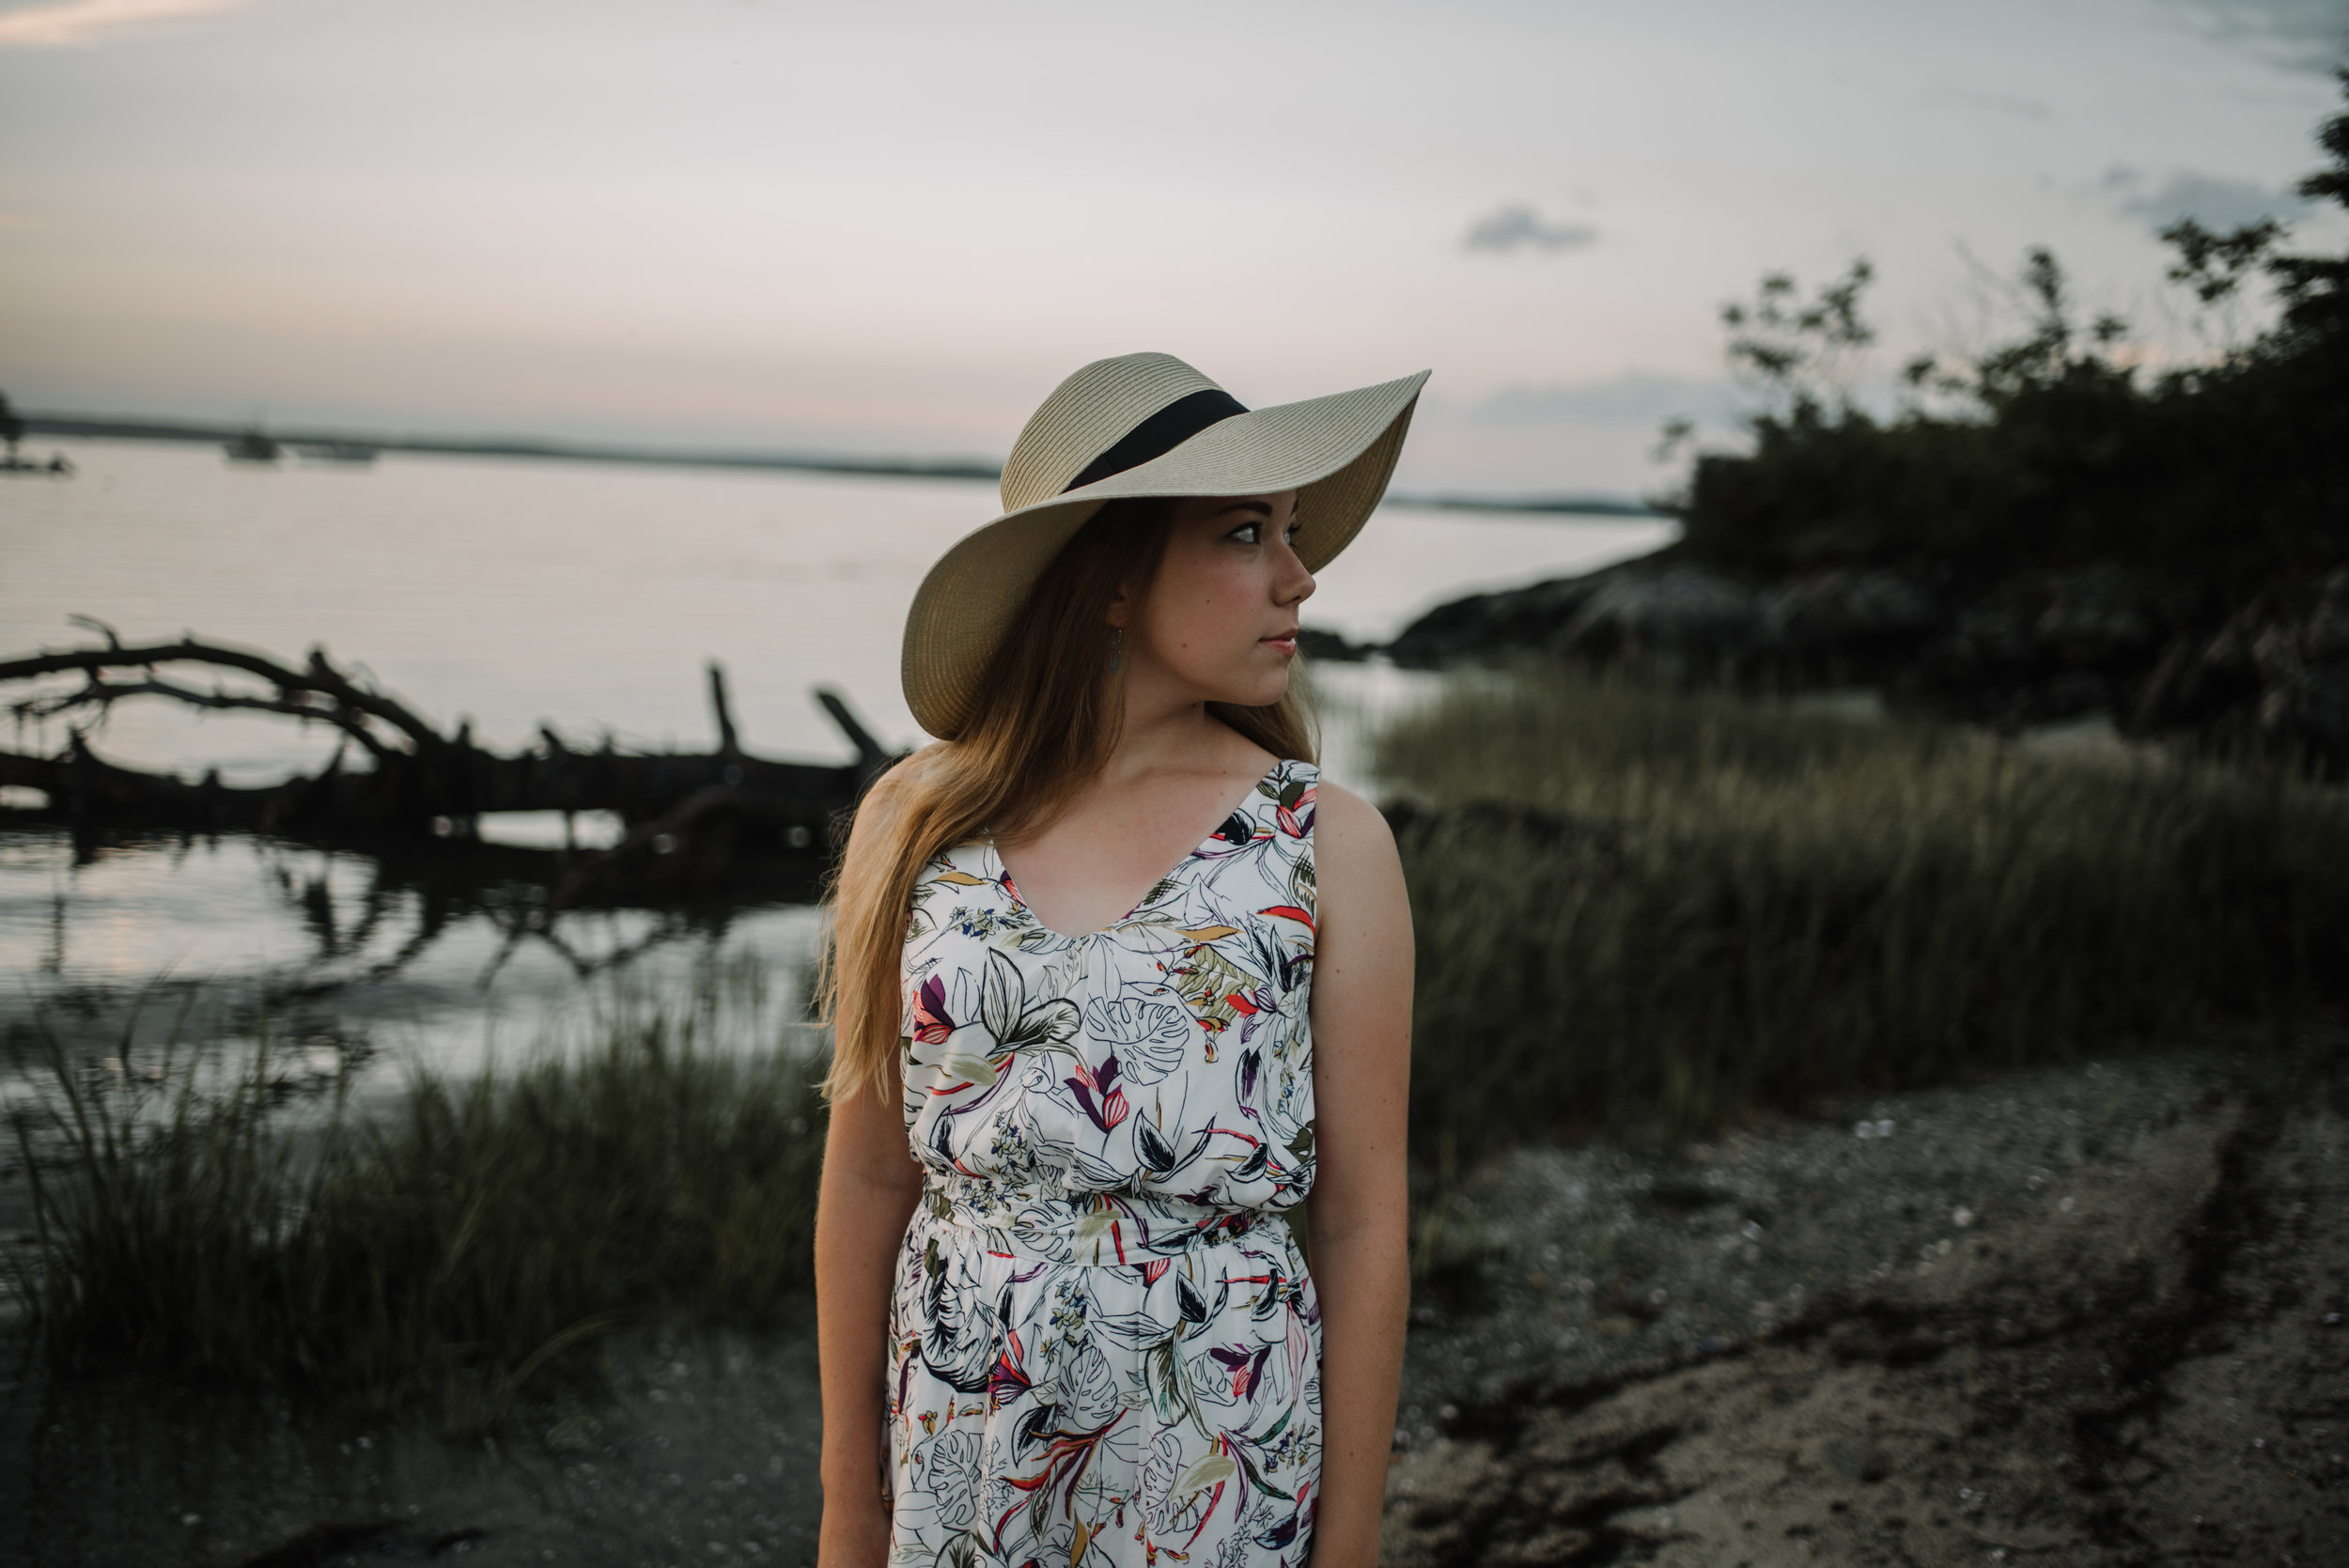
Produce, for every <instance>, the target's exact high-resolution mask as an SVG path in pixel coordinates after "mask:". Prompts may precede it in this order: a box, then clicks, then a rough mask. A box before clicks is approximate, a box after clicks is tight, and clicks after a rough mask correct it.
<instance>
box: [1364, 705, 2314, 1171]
mask: <svg viewBox="0 0 2349 1568" xmlns="http://www.w3.org/2000/svg"><path fill="white" fill-rule="evenodd" d="M1373 754H1374V758H1375V766H1376V768H1377V772H1378V773H1379V774H1380V776H1381V777H1382V778H1384V779H1385V780H1387V781H1389V783H1390V784H1391V785H1392V787H1393V788H1394V789H1395V790H1397V791H1398V792H1399V793H1400V794H1401V795H1402V796H1403V797H1404V798H1406V799H1407V800H1411V801H1414V802H1417V803H1419V804H1420V805H1421V807H1422V808H1423V809H1422V810H1421V811H1419V812H1418V813H1416V814H1415V815H1405V817H1404V819H1403V824H1402V827H1401V831H1400V832H1399V834H1398V836H1399V839H1400V841H1401V844H1402V846H1403V852H1404V859H1405V868H1406V872H1407V875H1408V878H1409V882H1410V886H1411V898H1412V907H1413V912H1414V917H1415V919H1416V921H1417V924H1418V933H1419V974H1420V981H1419V991H1418V998H1417V1009H1416V1017H1415V1020H1414V1022H1415V1033H1416V1038H1417V1039H1418V1040H1419V1041H1421V1042H1422V1045H1421V1047H1420V1048H1419V1050H1418V1052H1417V1053H1416V1063H1415V1068H1414V1071H1415V1079H1414V1082H1413V1085H1412V1118H1413V1141H1414V1145H1415V1149H1416V1151H1417V1152H1418V1153H1419V1154H1420V1155H1421V1156H1422V1157H1423V1163H1424V1161H1425V1159H1427V1158H1429V1157H1433V1155H1434V1153H1435V1152H1436V1150H1437V1148H1438V1146H1439V1140H1441V1139H1443V1138H1445V1137H1447V1136H1449V1137H1451V1138H1453V1139H1455V1140H1458V1141H1461V1142H1462V1143H1463V1144H1465V1145H1466V1146H1471V1147H1472V1146H1478V1145H1481V1144H1485V1143H1489V1142H1491V1141H1496V1140H1500V1139H1523V1138H1527V1137H1545V1136H1549V1135H1553V1134H1555V1133H1557V1132H1559V1131H1561V1130H1563V1129H1568V1128H1572V1127H1575V1126H1593V1125H1608V1126H1615V1127H1617V1128H1625V1127H1628V1126H1651V1127H1654V1126H1660V1127H1661V1129H1662V1130H1665V1131H1667V1132H1670V1133H1688V1132H1694V1131H1697V1130H1700V1129H1702V1128H1703V1127H1705V1126H1708V1125H1710V1124H1711V1123H1713V1122H1715V1121H1716V1120H1717V1119H1718V1118H1719V1116H1720V1115H1722V1114H1723V1113H1724V1112H1726V1111H1729V1110H1735V1109H1736V1108H1740V1107H1746V1106H1752V1105H1757V1104H1766V1103H1773V1102H1775V1103H1781V1104H1785V1103H1796V1102H1799V1101H1800V1100H1801V1099H1803V1098H1804V1097H1805V1096H1807V1095H1809V1094H1812V1093H1813V1092H1815V1091H1820V1090H1827V1089H1834V1088H1843V1087H1846V1086H1853V1085H1859V1086H1882V1087H1887V1088H1890V1087H1894V1086H1901V1085H1913V1084H1919V1083H1923V1082H1927V1081H1932V1080H1935V1079H1947V1078H1951V1077H1953V1076H1956V1075H1960V1074H1963V1073H1966V1072H1968V1071H1972V1070H1976V1069H1981V1068H1987V1067H1998V1066H2009V1065H2015V1064H2019V1063H2027V1062H2040V1061H2047V1060H2061V1059H2067V1058H2070V1057H2072V1056H2075V1055H2077V1054H2079V1053H2083V1052H2101V1051H2108V1050H2111V1049H2113V1048H2117V1047H2120V1046H2123V1045H2125V1044H2127V1043H2128V1042H2131V1041H2137V1040H2145V1039H2150V1038H2155V1037H2165V1036H2175V1035H2177V1034H2179V1033H2181V1032H2186V1031H2190V1030H2193V1029H2197V1028H2200V1027H2203V1026H2206V1025H2208V1024H2210V1023H2213V1022H2215V1021H2217V1020H2221V1019H2252V1020H2259V1021H2262V1022H2265V1023H2269V1024H2280V1023H2281V1022H2283V1021H2284V1020H2287V1019H2289V1018H2290V1017H2294V1016H2295V1015H2296V1014H2300V1013H2303V1012H2305V1011H2306V1010H2307V1009H2309V1008H2310V1007H2312V1006H2316V1005H2319V1004H2322V1003H2325V1002H2326V1001H2332V1000H2335V999H2336V997H2337V994H2338V988H2339V981H2338V979H2337V978H2336V977H2337V976H2338V975H2340V974H2341V973H2349V964H2344V963H2343V962H2342V959H2343V958H2344V956H2349V955H2345V954H2344V938H2349V801H2345V800H2344V799H2343V797H2342V796H2341V792H2339V791H2338V790H2333V789H2327V788H2324V787H2321V786H2317V785H2313V784H2308V783H2305V782H2302V781H2300V780H2298V779H2295V778H2294V777H2291V776H2288V775H2286V774H2283V773H2280V772H2277V771H2272V770H2270V771H2264V772H2260V771H2250V770H2237V769H2232V768H2223V767H2217V766H2212V765H2207V764H2205V765H2187V764H2184V763H2179V762H2176V761H2173V760H2170V759H2168V758H2166V757H2160V756H2156V755H2153V754H2145V755H2141V756H2128V755H2123V756H2115V757H2108V758H2098V759H2096V760H2093V761H2091V760H2086V759H2081V758H2060V757H2057V756H2055V755H2053V754H2050V753H2045V752H2034V751H2031V750H2028V749H2025V748H2022V747H2018V746H2017V745H2016V744H2015V743H2012V742H2001V741H2000V740H1999V739H1997V738H1995V737H1986V736H1983V735H1980V734H1977V733H1974V732H1970V731H1965V730H1960V729H1957V728H1954V727H1951V726H1946V725H1941V724H1937V723H1931V722H1920V721H1908V720H1889V721H1887V720H1869V719H1861V718H1852V717H1842V716H1837V715H1835V714H1832V713H1829V712H1825V711H1820V710H1818V709H1816V708H1806V707H1803V706H1797V705H1792V704H1788V703H1785V702H1778V701H1756V700H1754V699H1751V698H1745V697H1737V696H1734V695H1730V694H1727V693H1718V692H1713V693H1707V692H1688V691H1673V690H1665V689H1660V688H1657V687H1654V686H1648V685H1643V684H1640V683H1638V682H1635V681H1633V680H1630V679H1627V678H1626V677H1622V676H1619V675H1592V674H1588V673H1583V672H1578V671H1575V670H1571V669H1564V668H1543V669H1535V670H1525V671H1520V672H1517V673H1516V674H1514V675H1505V676H1501V677H1492V676H1486V677H1481V678H1470V679H1466V680H1462V681H1460V682H1457V683H1455V685H1454V686H1453V688H1452V689H1451V690H1450V691H1449V693H1448V694H1447V695H1446V696H1445V697H1444V698H1443V699H1442V700H1440V701H1439V702H1438V703H1437V704H1436V705H1434V706H1431V707H1429V708H1427V709H1425V710H1423V711H1421V712H1419V713H1416V714H1414V715H1412V716H1410V717H1408V718H1407V719H1405V720H1403V721H1401V722H1398V723H1396V724H1394V725H1392V726H1391V727H1390V728H1389V729H1388V730H1387V731H1385V732H1384V733H1383V734H1382V735H1381V736H1380V737H1378V738H1377V742H1376V745H1375V748H1374V753H1373Z"/></svg>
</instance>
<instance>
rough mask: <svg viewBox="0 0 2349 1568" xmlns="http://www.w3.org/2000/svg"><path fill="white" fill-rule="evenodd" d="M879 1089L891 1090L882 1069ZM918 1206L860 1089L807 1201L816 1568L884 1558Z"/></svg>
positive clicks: (918, 1184) (914, 1184) (834, 1129)
mask: <svg viewBox="0 0 2349 1568" xmlns="http://www.w3.org/2000/svg"><path fill="white" fill-rule="evenodd" d="M888 785H889V781H888V780H886V779H884V780H882V781H881V782H879V783H878V784H875V785H874V786H873V789H872V790H871V792H870V793H869V794H868V795H867V796H866V798H865V801H864V805H863V808H862V809H861V810H860V811H859V813H858V815H857V826H856V828H855V829H853V830H852V831H850V833H849V836H848V849H847V851H846V853H847V854H848V855H850V856H854V855H856V854H857V853H858V851H859V849H860V847H862V848H863V849H865V850H866V851H867V852H869V850H870V846H871V839H872V834H871V831H870V829H871V828H872V826H874V823H875V817H874V815H873V814H876V813H880V812H886V811H887V810H889V809H890V796H891V792H890V790H889V787H888ZM860 840H862V841H863V843H862V845H861V844H860ZM891 1081H892V1082H893V1084H894V1083H895V1082H897V1081H899V1080H898V1079H897V1077H896V1074H895V1073H894V1070H893V1072H892V1074H891ZM921 1195H922V1167H921V1165H920V1164H919V1163H918V1162H917V1161H916V1160H915V1159H914V1158H913V1156H912V1154H911V1153H910V1151H909V1150H908V1149H907V1147H906V1126H905V1120H904V1115H903V1112H902V1110H901V1109H900V1107H899V1103H898V1099H897V1096H896V1094H894V1093H892V1094H890V1095H889V1096H888V1097H887V1100H886V1102H885V1103H884V1101H883V1099H882V1098H881V1097H880V1096H879V1095H876V1094H873V1093H872V1092H871V1091H870V1090H869V1089H867V1090H860V1091H859V1092H858V1093H857V1094H853V1095H851V1096H849V1097H848V1098H847V1099H844V1100H841V1101H838V1102H836V1103H835V1104H834V1105H833V1106H832V1120H831V1126H830V1127H829V1128H828V1129H827V1131H826V1133H825V1137H824V1173H823V1180H822V1184H821V1185H820V1186H819V1187H818V1188H817V1197H816V1348H817V1365H818V1370H819V1374H820V1376H821V1380H822V1384H823V1399H824V1437H823V1453H822V1458H821V1460H820V1462H819V1466H820V1474H821V1478H822V1482H823V1488H824V1517H823V1527H822V1530H821V1532H820V1534H819V1535H818V1537H817V1553H816V1556H817V1563H818V1564H819V1565H820V1568H879V1564H880V1563H882V1562H883V1561H884V1560H886V1559H887V1556H888V1550H889V1516H888V1514H887V1511H886V1510H885V1509H884V1508H883V1507H882V1504H881V1498H880V1468H879V1467H880V1463H881V1412H882V1410H883V1408H884V1405H885V1404H886V1401H887V1379H888V1355H887V1348H886V1343H885V1342H886V1340H887V1338H888V1324H889V1296H890V1287H891V1284H892V1282H893V1281H892V1274H893V1271H894V1266H895V1264H896V1258H897V1250H898V1248H899V1246H900V1245H901V1244H902V1243H903V1241H904V1239H905V1232H906V1221H907V1220H908V1219H910V1218H911V1217H912V1214H913V1205H914V1204H915V1203H917V1202H918V1201H919V1200H920V1198H921Z"/></svg>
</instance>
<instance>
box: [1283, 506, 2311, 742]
mask: <svg viewBox="0 0 2349 1568" xmlns="http://www.w3.org/2000/svg"><path fill="white" fill-rule="evenodd" d="M1955 581H1956V579H1955V578H1954V574H1953V573H1942V574H1937V573H1935V572H1931V571H1921V570H1896V569H1893V568H1890V567H1835V568H1832V569H1828V570H1824V571H1816V572H1810V573H1806V574H1804V575H1802V576H1799V577H1794V578H1789V579H1786V580H1783V581H1781V582H1773V583H1765V584H1761V585H1758V586H1757V585H1749V584H1746V583H1743V582H1738V581H1736V580H1735V579H1732V578H1729V577H1726V576H1724V575H1722V574H1720V573H1718V572H1715V571H1713V570H1711V569H1709V568H1707V567H1703V566H1702V565H1700V564H1698V563H1697V562H1695V561H1692V560H1690V559H1688V557H1687V555H1686V554H1685V552H1684V551H1682V550H1681V548H1680V547H1678V546H1673V547H1671V548H1668V549H1666V550H1663V551H1657V553H1656V554H1654V555H1650V556H1646V557H1643V558H1641V559H1639V560H1635V561H1626V562H1621V563H1618V564H1617V565H1615V566H1612V567H1607V568H1605V569H1604V570H1602V571H1596V572H1592V573H1589V574H1588V575H1586V576H1582V577H1576V578H1562V579H1559V580H1557V581H1555V582H1539V583H1535V584H1533V585H1532V586H1531V587H1526V588H1517V589H1512V590H1510V591H1508V592H1505V593H1499V594H1480V595H1475V596H1471V597H1470V598H1462V599H1455V600H1454V601H1452V602H1451V603H1449V604H1445V605H1441V606H1439V607H1438V608H1437V609H1435V610H1432V611H1430V612H1428V613H1426V614H1425V615H1423V616H1422V617H1421V618H1420V619H1419V620H1418V621H1416V622H1414V623H1413V624H1412V625H1411V626H1409V627H1408V628H1407V629H1405V630H1404V631H1403V632H1402V634H1401V635H1399V636H1398V637H1396V638H1395V640H1394V642H1393V643H1392V644H1390V645H1389V647H1388V648H1387V650H1386V651H1387V653H1388V655H1389V656H1390V657H1391V658H1392V659H1393V660H1394V661H1395V662H1397V663H1399V664H1407V665H1413V666H1418V667H1423V668H1424V667H1434V666H1441V665H1446V664H1451V663H1455V662H1462V661H1468V660H1491V659H1506V658H1510V657H1518V656H1524V655H1528V654H1533V655H1549V656H1563V657H1567V658H1573V659H1578V660H1584V661H1587V662H1591V663H1621V664H1626V665H1629V666H1632V667H1634V668H1638V669H1641V670H1645V671H1648V672H1652V673H1655V674H1658V675H1666V676H1671V677H1675V678H1678V677H1688V676H1696V677H1708V678H1718V679H1731V680H1753V679H1757V678H1759V679H1762V680H1766V681H1770V682H1774V683H1776V684H1778V685H1781V686H1791V687H1802V686H1816V685H1821V684H1850V683H1859V684H1862V685H1870V686H1876V687H1881V688H1885V689H1888V690H1889V691H1893V692H1896V693H1898V694H1899V695H1901V696H1903V697H1905V698H1906V699H1908V700H1910V701H1914V702H1920V703H1922V704H1924V705H1925V706H1930V707H1933V708H1936V709H1937V710H1939V711H1941V712H1943V713H1945V714H1948V715H1950V716H1952V717H1954V718H1958V719H1962V720H1966V721H1968V722H1976V723H1982V724H1988V725H1992V726H1995V727H1997V728H1999V729H2001V730H2006V731H2010V732H2011V731H2016V730H2021V729H2026V728H2030V727H2033V726H2037V725H2044V724H2054V723H2063V722H2070V721H2074V720H2078V719H2084V718H2093V717H2095V716H2097V715H2101V714H2109V715H2110V716H2111V717H2112V720H2113V722H2114V725H2115V727H2116V728H2118V729H2120V730H2121V731H2122V732H2123V733H2124V734H2126V735H2130V736H2138V737H2143V736H2154V735H2161V734H2167V733H2174V732H2192V733H2194V734H2195V735H2197V736H2198V737H2200V738H2201V740H2202V741H2203V742H2205V743H2208V744H2214V745H2217V746H2218V747H2221V748H2232V747H2237V746H2251V747H2255V748H2262V749H2280V750H2289V751H2296V752H2299V753H2305V754H2307V755H2310V756H2312V757H2316V758H2319V759H2324V760H2326V762H2327V763H2328V764H2330V765H2333V766H2343V767H2349V567H2342V568H2340V569H2337V570H2334V571H2332V572H2330V573H2327V574H2326V575H2324V576H2322V577H2315V576H2309V577H2302V578H2299V579H2296V580H2292V581H2287V582H2280V583H2278V584H2275V585H2273V586H2271V587H2270V588H2268V589H2267V590H2265V591H2263V592H2262V593H2260V594H2258V595H2256V596H2255V597H2253V598H2249V599H2248V600H2238V601H2237V602H2236V603H2235V604H2234V605H2233V606H2232V607H2231V608H2230V607H2228V606H2225V605H2223V604H2220V603H2217V602H2214V599H2213V596H2212V595H2211V594H2210V592H2209V591H2208V590H2207V589H2206V588H2204V587H2203V586H2201V585H2199V584H2196V583H2192V582H2185V581H2168V580H2163V579H2158V578H2155V577H2153V576H2151V575H2149V574H2147V573H2144V572H2140V571H2138V570H2136V569H2134V568H2131V567H2123V566H2121V565H2118V564H2115V563H2111V562H2104V563H2092V564H2090V565H2088V566H2084V567H2067V568H2064V569H2061V570H2032V571H2026V572H2019V573H2015V574H2014V575H2011V576H2009V577H2006V578H2004V579H2001V580H1999V581H1997V582H1990V583H1987V584H1978V585H1975V586H1973V587H1971V588H1960V587H1958V586H1954V585H1953V582H1955ZM1341 645H1342V646H1343V644H1341ZM1351 651H1353V650H1351V649H1350V648H1348V649H1346V650H1345V651H1343V652H1340V653H1336V654H1324V655H1323V657H1346V653H1347V652H1351Z"/></svg>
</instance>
